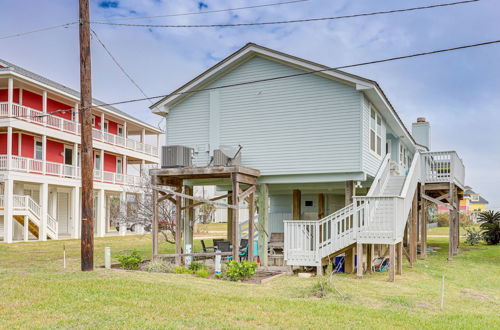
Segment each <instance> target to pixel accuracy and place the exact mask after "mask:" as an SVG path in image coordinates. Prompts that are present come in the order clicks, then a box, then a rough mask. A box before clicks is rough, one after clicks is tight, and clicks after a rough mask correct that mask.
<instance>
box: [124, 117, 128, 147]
mask: <svg viewBox="0 0 500 330" xmlns="http://www.w3.org/2000/svg"><path fill="white" fill-rule="evenodd" d="M123 137H124V138H125V139H126V138H127V137H128V133H127V122H126V121H124V122H123ZM125 146H127V143H126V142H125Z"/></svg>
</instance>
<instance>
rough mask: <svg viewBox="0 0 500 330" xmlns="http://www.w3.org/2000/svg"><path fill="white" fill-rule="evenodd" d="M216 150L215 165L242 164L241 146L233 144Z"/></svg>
mask: <svg viewBox="0 0 500 330" xmlns="http://www.w3.org/2000/svg"><path fill="white" fill-rule="evenodd" d="M219 148H220V149H215V150H214V158H213V164H214V166H234V165H240V164H241V146H239V148H234V147H231V146H220V147H219Z"/></svg>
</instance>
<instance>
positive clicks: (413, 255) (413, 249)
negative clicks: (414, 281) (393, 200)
mask: <svg viewBox="0 0 500 330" xmlns="http://www.w3.org/2000/svg"><path fill="white" fill-rule="evenodd" d="M412 203H413V204H412V206H411V214H410V217H411V218H410V240H409V241H410V242H409V243H410V244H409V246H408V250H409V254H410V261H411V263H412V264H413V263H415V262H417V239H418V234H417V228H418V225H417V217H418V197H417V195H416V194H415V197H414V198H413V202H412ZM421 221H422V220H421Z"/></svg>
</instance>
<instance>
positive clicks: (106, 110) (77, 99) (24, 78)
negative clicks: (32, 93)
mask: <svg viewBox="0 0 500 330" xmlns="http://www.w3.org/2000/svg"><path fill="white" fill-rule="evenodd" d="M4 74H5V75H9V74H10V75H12V76H15V77H17V78H20V79H23V80H25V81H27V82H29V83H30V84H32V85H34V86H35V87H38V88H43V89H46V90H49V91H52V92H53V93H56V94H59V95H63V96H64V97H66V98H69V99H71V100H73V101H74V102H75V103H76V102H80V99H79V98H76V97H75V96H74V95H71V94H68V93H66V92H64V91H61V90H59V89H57V88H54V87H51V86H49V85H46V84H44V83H42V82H39V81H37V80H34V79H31V78H29V77H26V76H24V75H22V74H19V73H18V72H16V71H13V70H10V71H5V72H0V75H4ZM68 88H69V87H68ZM92 106H93V107H94V108H98V109H99V110H101V111H103V112H105V113H107V114H109V115H113V116H115V117H118V118H120V119H123V120H125V121H128V122H133V123H134V124H136V125H138V126H141V127H145V128H148V129H149V130H151V131H155V132H157V133H163V131H162V130H160V129H158V128H157V127H154V126H152V125H144V124H143V123H141V122H139V121H137V120H135V119H132V118H129V117H125V116H123V115H121V114H119V113H116V112H114V111H111V110H109V109H106V108H104V107H101V106H99V105H97V104H92Z"/></svg>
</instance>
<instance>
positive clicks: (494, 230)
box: [478, 211, 500, 245]
mask: <svg viewBox="0 0 500 330" xmlns="http://www.w3.org/2000/svg"><path fill="white" fill-rule="evenodd" d="M478 221H479V222H480V223H481V225H480V227H481V232H482V234H483V238H484V240H485V241H486V244H488V245H495V244H498V243H500V212H494V211H484V212H481V213H480V214H479V216H478Z"/></svg>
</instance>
